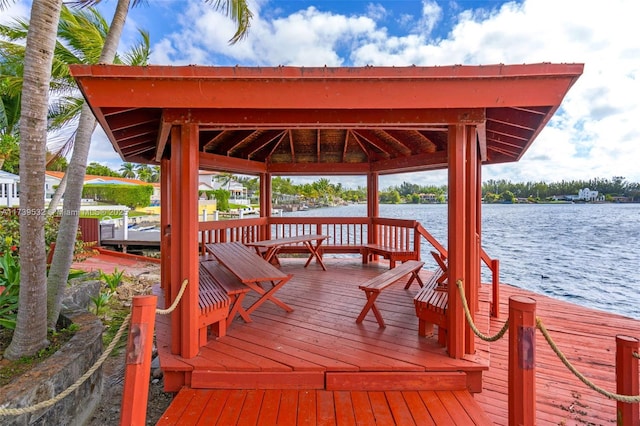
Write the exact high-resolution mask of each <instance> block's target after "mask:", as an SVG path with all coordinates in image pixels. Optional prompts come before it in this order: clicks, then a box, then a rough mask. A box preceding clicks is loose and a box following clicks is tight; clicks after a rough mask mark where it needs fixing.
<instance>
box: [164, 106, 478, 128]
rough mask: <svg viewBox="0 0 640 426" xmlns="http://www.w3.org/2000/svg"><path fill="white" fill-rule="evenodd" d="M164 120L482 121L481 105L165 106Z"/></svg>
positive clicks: (217, 124) (299, 123) (369, 124)
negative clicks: (377, 107) (342, 107)
mask: <svg viewBox="0 0 640 426" xmlns="http://www.w3.org/2000/svg"><path fill="white" fill-rule="evenodd" d="M163 119H164V120H166V121H168V122H170V123H172V124H181V123H184V122H188V121H190V122H198V123H200V125H201V127H202V128H204V129H207V128H209V127H210V128H212V129H224V128H232V129H255V128H279V129H282V128H287V127H295V128H306V129H318V128H326V129H337V128H352V129H357V128H361V129H367V128H372V129H375V128H394V127H397V128H401V129H404V128H410V129H415V130H422V129H424V128H430V127H433V126H434V125H436V126H437V125H450V124H478V123H481V122H484V120H485V119H486V117H485V110H484V108H475V109H466V108H458V109H456V108H447V109H388V110H371V109H362V108H360V109H353V110H348V111H345V110H340V109H337V108H336V109H312V110H291V109H270V110H255V109H226V110H225V109H212V108H204V109H190V108H187V109H175V108H168V109H166V110H165V112H164V114H163Z"/></svg>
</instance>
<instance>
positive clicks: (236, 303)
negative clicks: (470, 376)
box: [227, 293, 252, 322]
mask: <svg viewBox="0 0 640 426" xmlns="http://www.w3.org/2000/svg"><path fill="white" fill-rule="evenodd" d="M245 295H246V293H240V294H237V295H235V297H234V298H233V300H231V309H230V310H229V316H228V317H227V318H228V319H229V322H232V321H233V320H234V318H235V317H236V314H238V315H240V316H241V317H242V319H243V320H244V322H251V321H252V320H251V317H250V316H249V314H248V313H247V311H246V310H245V309H244V307H243V306H242V301H243V300H244V296H245ZM229 296H231V295H229Z"/></svg>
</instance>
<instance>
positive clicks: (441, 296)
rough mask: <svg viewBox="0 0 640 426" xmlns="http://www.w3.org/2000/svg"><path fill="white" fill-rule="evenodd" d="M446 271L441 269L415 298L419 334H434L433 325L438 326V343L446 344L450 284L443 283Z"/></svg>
mask: <svg viewBox="0 0 640 426" xmlns="http://www.w3.org/2000/svg"><path fill="white" fill-rule="evenodd" d="M443 278H446V275H445V273H444V272H443V271H442V270H441V269H439V270H438V272H436V273H434V274H433V275H432V276H431V278H430V279H429V281H427V283H426V284H425V285H424V286H423V287H422V288H421V289H420V290H419V291H418V293H417V294H416V295H415V297H414V298H413V303H414V305H415V308H416V316H417V317H418V334H419V335H420V336H426V335H433V325H434V324H435V325H437V326H438V343H440V344H441V345H445V344H446V339H447V309H448V307H449V286H448V285H446V284H441V282H442V281H443Z"/></svg>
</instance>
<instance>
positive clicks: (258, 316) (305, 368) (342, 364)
mask: <svg viewBox="0 0 640 426" xmlns="http://www.w3.org/2000/svg"><path fill="white" fill-rule="evenodd" d="M303 265H304V261H303V260H302V259H284V261H283V262H282V270H283V271H284V272H286V273H291V274H293V278H292V279H291V281H290V282H288V283H287V284H286V285H285V286H284V287H283V288H282V290H281V291H280V292H278V297H279V298H280V299H282V300H283V301H284V302H285V303H287V304H289V305H290V306H291V307H293V308H294V311H293V312H291V313H287V312H285V311H283V310H282V309H280V308H278V307H277V306H275V305H274V304H272V303H270V302H267V303H265V304H264V305H262V306H261V307H260V308H259V309H257V310H256V311H254V312H253V313H252V314H251V318H252V320H253V321H252V322H251V323H245V322H244V321H243V320H242V319H240V318H239V317H238V318H236V319H235V320H234V321H232V322H231V323H230V324H229V327H228V330H227V335H226V336H225V337H222V338H215V337H210V340H209V342H208V344H207V345H206V346H204V347H202V348H201V349H200V352H199V354H198V356H197V357H195V358H192V359H183V358H181V357H179V356H176V355H172V354H171V353H170V342H169V338H170V335H171V332H170V322H169V318H168V317H166V316H159V317H158V318H157V321H158V322H157V331H156V333H157V334H156V340H157V344H158V351H159V355H160V364H161V366H162V369H163V371H164V374H165V388H166V390H168V391H178V390H180V389H182V390H181V391H180V393H178V395H177V396H176V398H175V400H174V402H173V403H172V405H171V406H170V407H169V409H168V410H167V413H165V416H164V419H165V420H168V419H170V418H176V417H175V416H176V415H177V412H184V413H183V415H178V417H177V418H178V419H182V420H179V422H181V423H182V422H184V421H187V417H183V416H184V415H186V413H187V411H189V410H190V411H189V412H193V411H194V410H195V411H196V412H200V413H202V412H203V411H202V410H205V408H204V407H205V406H206V407H209V408H207V409H206V411H207V416H209V415H210V413H213V412H215V410H216V409H215V407H217V406H220V407H222V406H224V407H228V406H229V407H230V406H232V405H234V404H230V403H231V401H236V402H235V405H237V406H236V407H235V408H233V410H235V411H234V413H236V415H237V414H238V413H240V411H241V410H242V407H243V406H246V404H247V402H248V401H252V400H253V399H255V398H259V400H260V401H261V403H258V404H257V407H263V408H262V409H264V410H267V411H268V410H273V406H274V404H275V407H276V412H278V409H277V407H279V406H280V407H284V406H291V407H294V406H295V409H294V408H292V409H293V410H294V411H292V413H294V414H295V413H296V412H297V411H298V409H301V408H302V406H303V405H304V404H311V405H314V406H315V407H316V411H314V412H313V414H309V415H310V416H311V417H312V418H313V419H316V420H317V419H318V418H320V417H322V418H324V417H326V416H329V417H332V416H333V417H334V419H335V418H337V417H336V416H339V415H341V414H340V413H344V412H350V413H352V414H351V415H356V414H357V413H359V414H358V415H361V416H365V417H367V416H370V415H373V418H375V419H382V418H385V416H391V417H390V418H393V419H395V420H396V421H395V424H413V423H411V422H406V423H405V422H403V421H401V422H399V423H398V421H397V420H398V419H400V418H402V417H403V416H405V415H407V413H408V414H409V415H410V414H411V413H413V416H414V417H415V416H416V415H417V417H415V419H416V420H418V421H417V422H416V423H417V424H428V422H427V423H423V422H422V420H424V421H425V422H426V421H427V419H433V420H438V419H439V418H440V419H448V418H450V419H452V420H455V419H456V417H455V416H456V415H460V416H462V417H458V418H457V419H459V420H455V421H454V423H457V424H464V423H465V422H466V421H467V420H468V421H472V419H474V420H475V421H477V423H476V424H489V423H490V422H488V420H487V417H486V416H485V415H484V413H483V410H482V409H481V408H479V406H478V405H477V403H476V402H475V400H474V399H473V396H471V394H470V393H469V391H470V392H479V391H481V390H482V373H483V371H485V370H486V369H487V365H488V352H487V350H486V347H485V346H483V345H482V344H478V345H477V346H478V347H477V354H476V355H474V356H468V357H467V358H466V359H461V360H456V359H452V358H450V357H449V356H448V355H447V354H446V351H445V349H444V348H443V347H441V346H440V345H438V343H437V340H436V338H424V337H422V338H421V337H419V336H418V319H417V317H416V314H415V308H414V304H413V296H414V295H415V293H416V292H417V290H418V286H417V284H414V285H413V286H412V287H411V288H410V289H408V290H405V289H404V288H403V287H404V283H405V281H404V280H402V281H400V282H398V283H397V284H394V285H393V286H391V287H389V288H387V289H386V290H385V291H384V292H383V293H382V295H381V296H380V297H379V298H378V301H377V305H378V307H379V309H380V311H381V313H382V316H383V317H384V319H385V322H386V324H387V326H386V327H385V328H380V327H379V326H378V323H377V322H376V321H375V318H374V316H373V313H369V314H368V316H367V317H366V318H365V320H364V321H363V322H362V324H356V323H355V320H356V318H357V316H358V314H359V313H360V310H361V309H362V307H363V306H364V304H365V302H366V298H365V295H364V292H362V291H361V290H359V289H358V285H359V284H361V283H363V282H365V281H366V280H368V279H369V278H371V277H373V276H375V275H378V274H380V273H382V272H384V271H385V270H386V269H387V268H388V267H387V264H386V263H384V262H382V263H380V264H369V265H362V264H361V263H360V262H359V259H338V258H336V259H333V258H332V259H327V267H328V270H327V271H323V270H322V269H321V268H320V266H319V265H316V264H315V263H312V264H311V265H310V266H309V267H308V268H304V267H303ZM421 275H422V277H423V280H425V281H426V279H427V278H428V276H429V275H430V272H428V271H426V270H423V271H422V272H421ZM250 301H251V300H249V301H247V302H250ZM160 303H163V302H162V301H161V302H160ZM481 305H482V307H481V312H480V313H479V319H478V320H479V322H480V324H482V325H483V328H485V329H486V328H488V324H489V323H488V314H487V313H488V304H487V303H482V304H481ZM198 389H202V390H203V391H201V392H198V391H197V390H198ZM204 389H210V390H207V391H204ZM193 400H195V401H198V404H197V405H198V406H199V407H200V408H196V406H193V405H189V404H193V402H191V401H193ZM181 401H182V402H181ZM225 401H226V402H225ZM269 401H271V402H269ZM292 401H294V402H292ZM310 401H311V402H310ZM185 404H187V405H189V406H190V407H191V408H190V409H189V410H187V411H185V410H186V407H187V405H185ZM220 404H222V405H220ZM212 407H214V408H212ZM269 407H270V408H269ZM366 407H369V408H368V409H367V408H366ZM262 409H260V410H262ZM442 409H444V411H442ZM212 410H213V411H212ZM225 410H226V408H225ZM260 410H258V411H259V412H258V413H253V412H252V413H253V414H251V413H250V414H247V415H259V416H269V415H270V414H269V413H267V412H265V413H262V411H260ZM345 410H346V411H345ZM407 410H408V411H407ZM285 411H286V410H285ZM260 413H262V414H260ZM283 413H284V412H283ZM309 413H311V411H310V412H309ZM330 413H332V414H330ZM353 413H356V414H353ZM421 413H422V414H421ZM425 413H432V414H429V415H427V414H425ZM433 413H435V414H433ZM438 413H442V414H441V415H443V416H445V417H438V415H439V414H438ZM447 413H448V414H447ZM452 413H466V414H464V416H463V415H462V414H452ZM223 415H230V414H229V413H227V414H222V412H220V413H218V414H216V415H215V416H216V417H218V418H222V417H220V416H223ZM281 415H292V414H291V413H289V414H281ZM446 416H451V417H446ZM311 417H309V419H311ZM209 418H210V417H209ZM309 419H307V420H309ZM465 419H466V420H465ZM316 420H313V421H311V422H310V423H309V424H316ZM187 423H191V421H187ZM303 423H304V422H302V423H301V422H298V424H303ZM159 424H172V423H171V422H166V423H162V421H161V422H160V423H159ZM260 424H262V423H260ZM283 424H284V423H283ZM287 424H296V422H293V423H287ZM339 424H341V423H339ZM345 424H348V423H345ZM379 424H382V423H379Z"/></svg>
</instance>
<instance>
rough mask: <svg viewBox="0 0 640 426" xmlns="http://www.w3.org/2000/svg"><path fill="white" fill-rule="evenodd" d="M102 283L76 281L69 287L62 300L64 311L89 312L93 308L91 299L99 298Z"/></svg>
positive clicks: (96, 281)
mask: <svg viewBox="0 0 640 426" xmlns="http://www.w3.org/2000/svg"><path fill="white" fill-rule="evenodd" d="M101 285H102V281H99V280H89V281H76V283H75V284H74V285H71V286H67V288H66V289H65V291H64V296H63V298H62V309H67V310H73V309H80V310H83V311H86V310H88V309H89V308H90V307H91V306H92V302H91V298H92V297H98V294H100V286H101Z"/></svg>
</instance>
